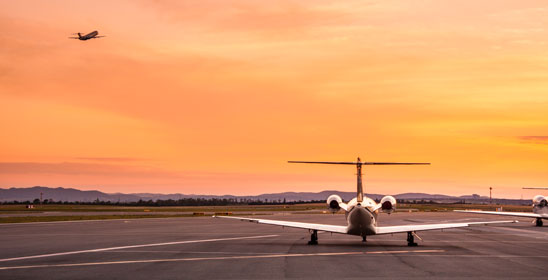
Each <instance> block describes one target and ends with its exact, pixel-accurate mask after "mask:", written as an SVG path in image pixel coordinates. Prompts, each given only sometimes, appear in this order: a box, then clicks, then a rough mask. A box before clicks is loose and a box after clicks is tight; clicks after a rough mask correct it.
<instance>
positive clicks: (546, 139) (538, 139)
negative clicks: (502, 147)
mask: <svg viewBox="0 0 548 280" xmlns="http://www.w3.org/2000/svg"><path fill="white" fill-rule="evenodd" d="M518 139H520V140H521V142H524V143H533V144H543V145H548V136H519V137H518Z"/></svg>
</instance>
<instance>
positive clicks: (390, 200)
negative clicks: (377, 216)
mask: <svg viewBox="0 0 548 280" xmlns="http://www.w3.org/2000/svg"><path fill="white" fill-rule="evenodd" d="M381 210H382V211H383V212H385V213H388V214H390V213H392V212H394V211H395V210H396V199H395V198H394V197H393V196H391V195H387V196H385V197H383V198H382V199H381Z"/></svg>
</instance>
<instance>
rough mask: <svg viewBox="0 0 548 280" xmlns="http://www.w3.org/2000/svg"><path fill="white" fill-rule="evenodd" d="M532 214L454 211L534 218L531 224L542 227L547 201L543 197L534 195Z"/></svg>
mask: <svg viewBox="0 0 548 280" xmlns="http://www.w3.org/2000/svg"><path fill="white" fill-rule="evenodd" d="M523 189H524V190H548V188H523ZM532 206H533V213H520V212H503V211H472V210H454V211H455V212H461V213H477V214H488V215H501V216H513V217H524V218H534V220H533V223H534V224H535V225H536V226H537V227H541V226H542V225H543V222H542V219H548V201H547V200H546V197H545V196H542V195H535V197H533V205H532Z"/></svg>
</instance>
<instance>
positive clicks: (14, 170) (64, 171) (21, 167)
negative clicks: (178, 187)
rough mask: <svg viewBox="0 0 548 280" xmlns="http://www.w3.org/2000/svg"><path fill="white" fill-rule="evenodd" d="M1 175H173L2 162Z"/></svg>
mask: <svg viewBox="0 0 548 280" xmlns="http://www.w3.org/2000/svg"><path fill="white" fill-rule="evenodd" d="M0 174H59V175H98V176H116V177H150V176H152V177H160V176H174V174H173V173H170V172H166V171H162V170H159V169H155V168H148V167H145V166H132V165H121V164H99V163H79V162H61V163H51V162H0Z"/></svg>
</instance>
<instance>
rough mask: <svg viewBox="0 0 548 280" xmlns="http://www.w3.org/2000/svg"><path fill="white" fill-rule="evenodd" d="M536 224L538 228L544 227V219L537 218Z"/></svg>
mask: <svg viewBox="0 0 548 280" xmlns="http://www.w3.org/2000/svg"><path fill="white" fill-rule="evenodd" d="M535 224H536V226H537V227H541V226H542V219H540V218H537V220H536V223H535Z"/></svg>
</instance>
